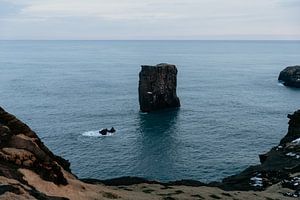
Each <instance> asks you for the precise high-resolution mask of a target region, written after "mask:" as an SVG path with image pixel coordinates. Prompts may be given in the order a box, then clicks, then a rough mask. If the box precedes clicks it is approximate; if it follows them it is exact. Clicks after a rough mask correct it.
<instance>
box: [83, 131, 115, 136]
mask: <svg viewBox="0 0 300 200" xmlns="http://www.w3.org/2000/svg"><path fill="white" fill-rule="evenodd" d="M82 135H83V136H86V137H107V136H112V135H114V134H113V133H107V135H101V134H100V133H99V131H86V132H84V133H82Z"/></svg>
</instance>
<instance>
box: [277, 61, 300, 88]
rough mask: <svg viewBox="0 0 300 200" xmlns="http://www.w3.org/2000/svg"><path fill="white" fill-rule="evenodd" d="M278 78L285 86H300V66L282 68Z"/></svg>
mask: <svg viewBox="0 0 300 200" xmlns="http://www.w3.org/2000/svg"><path fill="white" fill-rule="evenodd" d="M278 80H279V81H281V82H282V83H283V84H284V85H285V86H290V87H296V88H300V66H299V65H298V66H290V67H287V68H285V69H284V70H282V71H281V72H280V74H279V77H278Z"/></svg>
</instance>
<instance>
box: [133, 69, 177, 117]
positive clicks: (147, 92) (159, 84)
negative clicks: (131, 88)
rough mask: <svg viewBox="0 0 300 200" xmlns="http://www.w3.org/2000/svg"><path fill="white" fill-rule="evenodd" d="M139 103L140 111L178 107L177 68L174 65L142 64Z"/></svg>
mask: <svg viewBox="0 0 300 200" xmlns="http://www.w3.org/2000/svg"><path fill="white" fill-rule="evenodd" d="M139 78H140V81H139V103H140V109H141V111H142V112H150V111H154V110H160V109H164V108H174V107H180V101H179V98H178V97H177V94H176V87H177V68H176V66H175V65H170V64H164V63H162V64H158V65H156V66H148V65H142V70H141V72H140V74H139Z"/></svg>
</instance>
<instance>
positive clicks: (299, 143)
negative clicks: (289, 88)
mask: <svg viewBox="0 0 300 200" xmlns="http://www.w3.org/2000/svg"><path fill="white" fill-rule="evenodd" d="M288 118H289V119H290V121H289V128H288V133H287V134H286V136H285V137H284V138H283V139H282V140H281V141H280V144H279V145H278V146H276V147H273V148H272V149H271V150H270V151H269V152H267V153H265V154H261V155H260V156H259V158H260V161H261V164H260V165H256V166H251V167H249V168H247V169H246V170H244V171H243V172H241V173H240V174H237V175H234V176H230V177H227V178H225V179H223V181H222V184H221V185H220V187H221V188H222V189H225V190H265V189H266V188H267V187H269V186H271V185H274V184H278V183H280V182H286V181H287V180H290V179H292V177H293V174H297V173H299V172H300V110H298V111H296V112H294V113H293V114H289V115H288ZM299 189H300V188H299ZM299 192H300V190H299V191H298V190H296V191H294V193H291V194H298V193H299Z"/></svg>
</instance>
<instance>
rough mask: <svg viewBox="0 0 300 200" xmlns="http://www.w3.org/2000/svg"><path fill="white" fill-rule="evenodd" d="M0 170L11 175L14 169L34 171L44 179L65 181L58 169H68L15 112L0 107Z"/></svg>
mask: <svg viewBox="0 0 300 200" xmlns="http://www.w3.org/2000/svg"><path fill="white" fill-rule="evenodd" d="M0 162H1V163H0V174H6V175H7V176H14V175H15V174H14V170H13V169H18V168H26V169H30V170H33V171H35V172H36V173H38V174H39V175H40V177H41V178H42V179H44V180H47V181H51V182H53V183H55V184H58V185H59V184H62V185H66V184H68V183H67V180H66V179H65V177H64V176H63V173H62V169H64V170H66V171H70V168H69V167H70V163H69V162H68V161H67V160H65V159H63V158H61V157H58V156H56V155H54V154H53V153H52V152H51V151H50V150H49V149H48V148H47V147H46V146H45V145H44V144H43V143H42V141H41V140H40V139H39V137H38V136H37V135H36V133H35V132H34V131H32V130H31V129H30V128H29V127H28V126H27V125H26V124H24V123H23V122H21V121H20V120H18V119H17V118H16V117H15V116H13V115H11V114H9V113H7V112H6V111H5V110H3V109H2V108H0Z"/></svg>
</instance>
